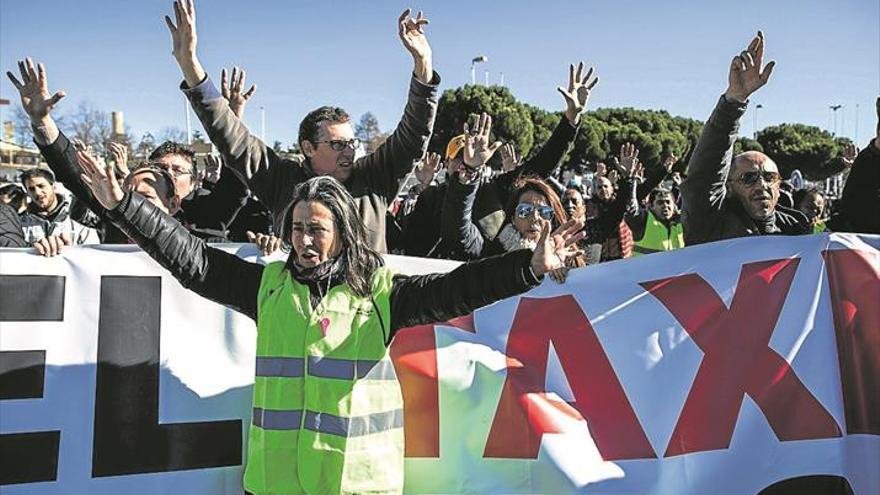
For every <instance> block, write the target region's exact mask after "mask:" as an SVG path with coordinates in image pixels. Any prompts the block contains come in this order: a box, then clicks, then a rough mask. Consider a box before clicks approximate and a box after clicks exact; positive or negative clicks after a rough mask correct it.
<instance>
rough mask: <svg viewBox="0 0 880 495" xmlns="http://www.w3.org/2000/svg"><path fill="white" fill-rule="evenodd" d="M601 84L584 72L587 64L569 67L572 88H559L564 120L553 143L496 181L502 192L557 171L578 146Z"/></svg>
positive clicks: (569, 79) (553, 136)
mask: <svg viewBox="0 0 880 495" xmlns="http://www.w3.org/2000/svg"><path fill="white" fill-rule="evenodd" d="M597 84H599V76H598V75H596V74H595V71H594V70H593V68H592V67H590V68H589V69H587V70H586V72H584V63H583V62H580V63H578V65H577V67H575V65H574V64H572V65H569V68H568V86H567V87H565V88H563V87H562V86H559V87H557V88H556V90H557V91H559V93H560V94H561V95H562V97H563V98H564V99H565V112H564V114H563V118H562V119H560V120H559V124H557V125H556V128H555V129H554V130H553V134H551V135H550V139H548V140H547V142H546V143H544V146H542V147H541V150H540V151H538V152H537V153H536V154H535V155H534V156H533V157H531V158H530V159H528V160H526V161H525V162H523V164H522V166H521V167H519V168H518V169H516V170H514V171H511V172H505V173H504V174H502V175H501V176H499V177H498V178H497V179H496V182H497V184H498V186H499V187H500V188H501V190H503V191H505V192H507V193H510V192H511V191H512V188H513V184H514V182H516V180H517V179H518V178H520V177H522V176H526V175H534V176H536V177H540V178H542V179H546V178H548V177H549V176H550V175H551V174H552V173H553V171H554V170H556V168H557V167H558V166H559V162H560V161H561V160H562V158H563V157H564V156H565V154H566V153H567V152H568V150H569V149H570V148H571V146H572V144H573V143H574V139H575V137H576V136H577V131H578V127H579V126H580V122H581V115H583V114H584V112H586V111H587V103H589V101H590V95H591V94H592V91H593V88H595V87H596V85H597Z"/></svg>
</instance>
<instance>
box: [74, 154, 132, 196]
mask: <svg viewBox="0 0 880 495" xmlns="http://www.w3.org/2000/svg"><path fill="white" fill-rule="evenodd" d="M76 159H77V161H78V162H79V167H80V169H81V170H82V174H81V175H80V177H81V178H82V181H83V182H84V183H85V185H86V186H88V188H89V190H91V191H92V195H93V196H95V199H97V200H98V202H99V203H101V206H103V207H104V208H106V209H108V210H112V209H113V208H116V205H118V204H119V202H120V201H122V198H123V197H124V196H125V194H124V193H123V192H122V187H120V186H119V182H117V181H116V176H115V175H114V174H113V165H110V164H109V163H104V160H101V159H100V158H97V159H96V158H95V157H93V156H92V155H91V154H89V153H86V152H85V151H84V150H77V152H76Z"/></svg>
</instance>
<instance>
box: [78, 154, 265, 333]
mask: <svg viewBox="0 0 880 495" xmlns="http://www.w3.org/2000/svg"><path fill="white" fill-rule="evenodd" d="M77 158H78V160H79V164H80V166H81V167H82V172H83V174H82V179H83V182H85V183H86V184H87V185H88V187H89V189H90V190H91V191H92V193H93V194H94V196H95V197H96V198H97V199H98V201H99V202H100V203H101V206H102V207H104V208H105V209H106V216H107V218H109V219H110V221H112V222H113V223H114V224H115V225H116V226H117V227H119V228H120V229H121V230H122V231H123V232H125V234H126V235H128V237H129V238H130V239H132V240H134V241H135V242H137V244H138V245H139V246H140V247H141V248H142V249H143V250H144V251H146V253H147V254H149V255H150V256H151V257H152V258H153V259H155V260H156V261H158V262H159V264H160V265H162V266H163V267H165V268H166V269H167V270H168V271H170V272H171V274H172V275H173V276H174V278H176V279H177V280H178V281H179V282H180V283H181V285H183V286H184V287H186V288H188V289H190V290H192V291H194V292H195V293H196V294H199V295H200V296H202V297H206V298H208V299H210V300H212V301H215V302H218V303H220V304H223V305H226V306H229V307H231V308H232V309H234V310H236V311H239V312H241V313H244V314H246V315H248V316H250V317H251V318H253V319H254V320H256V318H257V292H258V291H259V287H260V279H261V277H262V274H263V267H262V265H257V264H254V263H248V262H247V261H244V260H242V259H239V258H238V257H236V256H234V255H232V254H229V253H226V252H224V251H220V250H219V249H214V248H212V247H209V246H208V245H207V244H205V242H204V241H202V240H201V239H199V238H197V237H195V236H193V235H192V234H190V233H189V231H187V230H186V228H184V227H183V225H181V224H180V223H179V222H178V221H177V220H175V219H173V218H172V217H171V216H169V215H167V214H166V213H164V212H162V211H161V210H159V209H158V208H157V207H156V206H155V205H153V204H152V203H150V202H149V201H147V200H145V199H144V198H143V197H142V196H141V195H139V194H137V193H127V194H126V193H124V192H123V191H122V188H121V187H119V183H118V182H116V178H115V177H114V176H113V169H112V166H110V165H104V164H100V163H98V162H97V161H96V160H95V159H94V158H93V157H92V156H90V155H88V154H87V153H85V152H79V153H78V154H77Z"/></svg>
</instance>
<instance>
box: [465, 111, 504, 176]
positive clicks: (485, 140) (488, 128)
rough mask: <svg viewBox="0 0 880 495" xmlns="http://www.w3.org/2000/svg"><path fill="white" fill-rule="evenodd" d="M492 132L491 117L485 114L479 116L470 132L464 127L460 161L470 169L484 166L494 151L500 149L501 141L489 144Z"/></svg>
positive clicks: (466, 126)
mask: <svg viewBox="0 0 880 495" xmlns="http://www.w3.org/2000/svg"><path fill="white" fill-rule="evenodd" d="M491 132H492V117H490V116H489V115H488V114H486V113H482V114H480V117H479V118H478V119H477V124H476V128H474V129H473V132H471V131H470V129H469V128H468V125H467V124H465V125H464V134H465V145H464V149H463V150H462V160H463V161H464V164H465V165H467V166H468V167H470V168H478V167H481V166H483V165H485V164H486V162H488V161H489V159H490V158H492V155H494V154H495V151H497V150H498V148H500V147H501V141H495V142H494V143H492V144H489V134H490V133H491Z"/></svg>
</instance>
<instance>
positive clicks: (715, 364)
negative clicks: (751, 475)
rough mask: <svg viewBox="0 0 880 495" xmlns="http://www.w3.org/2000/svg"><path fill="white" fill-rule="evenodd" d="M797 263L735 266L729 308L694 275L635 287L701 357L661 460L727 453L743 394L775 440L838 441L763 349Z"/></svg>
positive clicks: (817, 407) (783, 366) (819, 410)
mask: <svg viewBox="0 0 880 495" xmlns="http://www.w3.org/2000/svg"><path fill="white" fill-rule="evenodd" d="M798 261H799V260H797V259H782V260H772V261H762V262H758V263H749V264H747V265H743V267H742V271H741V272H740V277H739V282H738V283H737V285H736V292H735V294H734V297H733V301H732V302H731V303H730V309H728V308H727V307H726V306H725V305H724V301H722V300H721V298H720V297H718V294H717V293H716V292H715V289H713V288H712V286H710V285H709V284H708V283H707V282H706V281H705V280H704V279H703V278H702V277H700V276H699V275H697V274H688V275H681V276H677V277H671V278H667V279H662V280H655V281H652V282H644V283H642V284H641V285H642V287H644V288H645V289H646V290H647V291H648V292H650V293H651V294H652V295H653V296H654V297H656V298H657V299H658V300H660V302H661V303H663V305H664V306H666V308H667V309H668V310H669V312H670V313H672V315H673V316H675V318H676V319H677V320H678V321H679V322H680V323H681V325H682V326H683V327H684V329H685V331H687V333H688V334H689V335H690V336H691V339H692V340H693V341H694V343H695V344H697V346H699V347H700V349H701V350H702V351H703V352H704V353H705V356H704V357H703V361H702V363H700V368H699V369H698V370H697V376H696V378H694V383H693V385H692V386H691V390H690V392H688V397H687V400H686V401H685V404H684V408H683V409H682V411H681V416H679V418H678V422H677V423H676V425H675V430H674V431H673V432H672V438H670V440H669V445H668V446H667V449H666V454H665V456H666V457H671V456H676V455H683V454H688V453H692V452H701V451H705V450H717V449H724V448H727V447H728V446H729V445H730V439H731V436H732V435H733V428H734V426H735V425H736V420H737V418H738V416H739V410H740V406H741V405H742V401H743V396H744V394H749V397H751V398H752V399H753V400H754V401H755V403H756V404H757V405H758V407H760V408H761V411H762V412H763V413H764V416H766V418H767V421H768V422H769V423H770V427H771V428H772V429H773V432H774V433H775V434H776V436H777V438H779V440H782V441H787V440H808V439H818V438H833V437H839V436H840V435H841V433H840V428H838V426H837V423H836V422H835V421H834V418H833V417H832V416H831V414H830V413H829V412H828V411H826V410H825V408H824V407H822V404H820V403H819V401H818V400H817V399H816V397H814V396H813V394H812V393H810V391H809V390H807V388H806V387H805V386H804V384H803V382H801V380H800V378H798V376H797V374H795V372H794V370H793V369H792V368H791V366H790V365H789V364H788V362H787V361H786V360H785V359H784V358H783V357H782V356H780V355H779V354H778V353H776V351H774V350H773V349H771V348H769V347H768V344H769V342H770V336H771V335H772V334H773V330H774V328H776V322H777V320H778V319H779V314H780V313H781V312H782V306H783V304H784V303H785V298H786V296H787V295H788V290H789V288H790V287H791V283H792V280H793V279H794V274H795V272H796V271H797V266H798ZM793 411H796V414H793V413H792V412H793Z"/></svg>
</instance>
